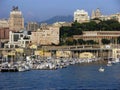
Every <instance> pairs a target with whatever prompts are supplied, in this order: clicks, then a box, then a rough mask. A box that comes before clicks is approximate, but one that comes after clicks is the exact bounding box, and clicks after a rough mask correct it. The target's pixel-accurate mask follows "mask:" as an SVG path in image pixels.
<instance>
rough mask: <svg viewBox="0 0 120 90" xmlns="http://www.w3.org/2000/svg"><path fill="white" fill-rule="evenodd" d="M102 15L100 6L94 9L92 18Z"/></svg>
mask: <svg viewBox="0 0 120 90" xmlns="http://www.w3.org/2000/svg"><path fill="white" fill-rule="evenodd" d="M101 16H102V14H101V11H100V9H99V8H97V9H96V10H95V11H94V10H93V11H92V15H91V19H95V18H100V17H101Z"/></svg>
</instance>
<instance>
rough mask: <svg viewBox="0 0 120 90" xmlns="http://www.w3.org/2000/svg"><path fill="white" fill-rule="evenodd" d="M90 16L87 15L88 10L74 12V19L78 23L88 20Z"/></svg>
mask: <svg viewBox="0 0 120 90" xmlns="http://www.w3.org/2000/svg"><path fill="white" fill-rule="evenodd" d="M89 20H90V18H89V16H88V12H86V11H85V10H79V9H78V10H76V11H75V12H74V21H77V22H79V23H84V22H89Z"/></svg>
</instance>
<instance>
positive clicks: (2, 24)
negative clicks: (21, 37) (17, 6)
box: [0, 19, 9, 28]
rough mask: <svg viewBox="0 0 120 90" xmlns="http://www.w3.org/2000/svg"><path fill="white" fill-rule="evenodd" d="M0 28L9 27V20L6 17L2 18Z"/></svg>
mask: <svg viewBox="0 0 120 90" xmlns="http://www.w3.org/2000/svg"><path fill="white" fill-rule="evenodd" d="M0 28H9V23H8V20H6V19H1V20H0Z"/></svg>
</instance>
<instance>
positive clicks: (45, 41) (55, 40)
mask: <svg viewBox="0 0 120 90" xmlns="http://www.w3.org/2000/svg"><path fill="white" fill-rule="evenodd" d="M31 42H32V43H33V44H36V45H52V44H56V45H57V44H59V27H53V26H46V27H42V28H39V29H38V31H37V32H32V34H31Z"/></svg>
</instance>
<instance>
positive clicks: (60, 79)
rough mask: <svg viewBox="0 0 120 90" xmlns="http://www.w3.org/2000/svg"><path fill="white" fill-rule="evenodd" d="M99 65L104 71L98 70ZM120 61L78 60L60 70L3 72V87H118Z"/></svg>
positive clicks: (23, 89) (6, 89) (15, 89)
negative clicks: (78, 61) (74, 63)
mask: <svg viewBox="0 0 120 90" xmlns="http://www.w3.org/2000/svg"><path fill="white" fill-rule="evenodd" d="M100 66H103V67H104V68H105V72H99V71H98V69H99V68H100ZM119 68H120V64H116V65H113V66H111V67H107V66H106V64H105V63H104V64H99V63H98V64H77V65H72V66H69V67H67V68H64V69H58V70H33V71H28V72H7V73H0V90H36V89H37V90H40V89H41V90H44V89H45V90H49V89H51V90H56V89H57V90H58V89H101V90H103V89H119V88H120V70H119Z"/></svg>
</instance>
